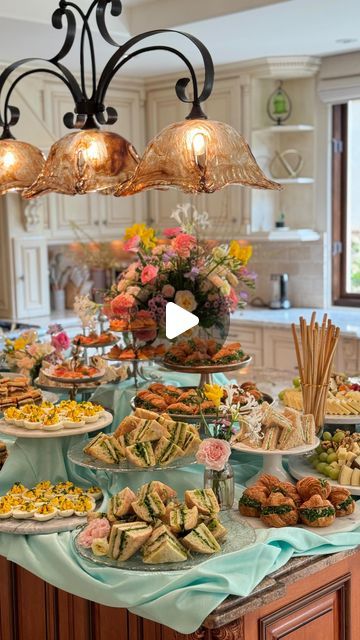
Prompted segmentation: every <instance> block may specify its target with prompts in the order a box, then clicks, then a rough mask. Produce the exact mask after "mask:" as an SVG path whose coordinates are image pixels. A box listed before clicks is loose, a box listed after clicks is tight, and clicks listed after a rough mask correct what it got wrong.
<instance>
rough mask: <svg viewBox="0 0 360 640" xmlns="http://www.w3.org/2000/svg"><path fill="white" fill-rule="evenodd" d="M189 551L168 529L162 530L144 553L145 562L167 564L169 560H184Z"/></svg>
mask: <svg viewBox="0 0 360 640" xmlns="http://www.w3.org/2000/svg"><path fill="white" fill-rule="evenodd" d="M187 559H188V553H187V551H186V549H184V547H183V546H182V544H181V543H180V542H179V541H178V540H177V539H176V538H175V537H173V536H170V535H169V533H168V532H167V531H165V532H162V533H161V534H160V535H159V536H158V537H157V539H156V540H155V541H154V542H153V543H152V544H151V545H149V546H147V549H146V551H145V552H144V555H143V562H145V564H166V563H169V562H184V561H185V560H187Z"/></svg>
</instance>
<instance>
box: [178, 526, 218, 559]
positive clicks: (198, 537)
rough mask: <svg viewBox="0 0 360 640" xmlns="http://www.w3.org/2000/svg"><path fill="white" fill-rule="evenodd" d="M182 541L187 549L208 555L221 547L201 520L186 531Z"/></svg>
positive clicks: (216, 551)
mask: <svg viewBox="0 0 360 640" xmlns="http://www.w3.org/2000/svg"><path fill="white" fill-rule="evenodd" d="M182 542H183V544H184V545H185V547H187V548H188V549H191V550H192V551H196V552H197V553H205V554H208V555H210V554H213V553H218V551H220V549H221V547H220V545H219V543H218V541H217V540H216V539H215V538H214V536H213V534H212V533H211V531H209V529H208V528H207V526H206V525H205V524H204V523H203V522H202V523H201V524H199V525H198V526H197V527H196V529H193V530H192V531H191V532H190V533H188V534H187V536H185V538H183V539H182Z"/></svg>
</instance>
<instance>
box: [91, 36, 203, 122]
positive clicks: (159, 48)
mask: <svg viewBox="0 0 360 640" xmlns="http://www.w3.org/2000/svg"><path fill="white" fill-rule="evenodd" d="M147 51H169V52H170V53H173V54H175V55H176V56H178V58H180V59H181V60H182V61H183V62H184V63H185V64H186V66H187V68H188V69H189V72H190V76H191V80H192V83H193V86H195V85H196V84H197V80H196V74H195V71H194V67H193V66H192V64H191V62H190V61H189V60H188V58H187V57H186V56H185V55H184V54H183V53H181V51H178V50H177V49H174V48H173V47H167V46H165V45H156V46H151V47H143V48H142V49H137V50H136V51H133V52H132V53H129V55H127V56H126V58H123V60H121V61H120V62H119V63H118V64H117V65H116V67H115V68H114V69H113V71H112V73H111V74H109V76H108V78H107V83H106V85H105V87H104V94H103V96H104V99H105V97H106V92H107V90H108V88H109V85H110V83H111V81H112V79H113V78H114V77H115V75H116V74H117V72H118V71H119V70H120V69H121V67H123V66H124V65H125V64H126V63H127V62H129V60H131V59H132V58H135V57H136V56H138V55H140V54H141V53H146V52H147ZM183 80H184V81H185V80H186V84H188V82H189V78H184V79H183ZM180 82H181V80H179V81H178V83H180ZM191 102H192V100H191ZM101 124H105V122H104V121H103V122H101Z"/></svg>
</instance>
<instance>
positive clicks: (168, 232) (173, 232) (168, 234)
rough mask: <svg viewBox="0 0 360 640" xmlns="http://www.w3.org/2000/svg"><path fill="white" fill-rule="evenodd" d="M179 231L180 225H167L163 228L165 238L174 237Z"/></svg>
mask: <svg viewBox="0 0 360 640" xmlns="http://www.w3.org/2000/svg"><path fill="white" fill-rule="evenodd" d="M180 233H181V227H168V228H167V229H164V236H165V238H176V236H178V235H179V234H180Z"/></svg>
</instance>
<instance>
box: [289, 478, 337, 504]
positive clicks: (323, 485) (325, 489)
mask: <svg viewBox="0 0 360 640" xmlns="http://www.w3.org/2000/svg"><path fill="white" fill-rule="evenodd" d="M296 490H297V492H298V494H299V495H300V497H301V498H302V499H303V500H308V499H309V498H311V496H314V495H319V496H321V497H322V498H327V497H328V496H329V495H330V491H331V485H330V483H329V482H328V481H327V480H326V479H325V478H313V477H312V476H306V477H305V478H302V479H301V480H299V481H298V482H297V484H296Z"/></svg>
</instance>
